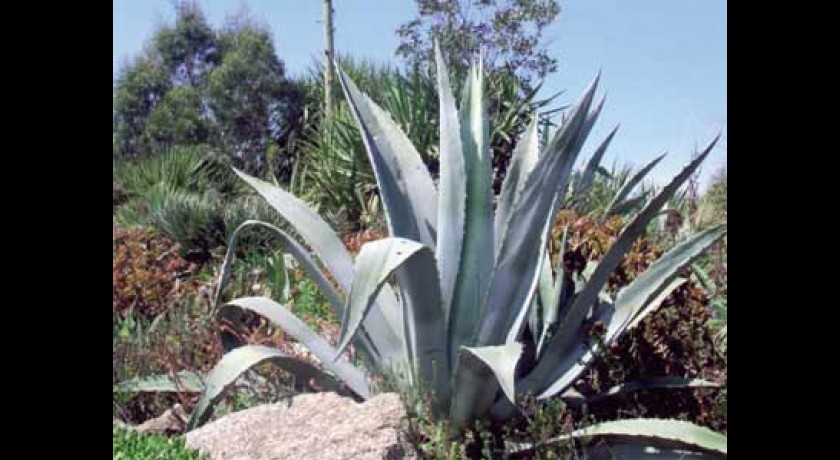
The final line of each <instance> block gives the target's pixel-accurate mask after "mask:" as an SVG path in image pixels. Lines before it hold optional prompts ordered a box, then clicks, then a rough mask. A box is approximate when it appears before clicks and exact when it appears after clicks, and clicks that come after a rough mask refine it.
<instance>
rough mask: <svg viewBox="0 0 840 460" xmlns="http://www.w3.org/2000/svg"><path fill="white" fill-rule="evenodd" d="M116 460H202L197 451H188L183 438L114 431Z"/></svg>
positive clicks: (204, 457)
mask: <svg viewBox="0 0 840 460" xmlns="http://www.w3.org/2000/svg"><path fill="white" fill-rule="evenodd" d="M113 453H114V460H141V459H142V460H202V459H207V458H208V457H207V456H206V455H201V454H200V453H199V452H198V451H197V450H192V449H188V448H187V446H186V444H185V442H184V439H183V438H181V437H171V438H168V437H165V436H161V435H153V434H140V433H137V432H135V431H132V430H124V429H118V430H115V431H114V443H113Z"/></svg>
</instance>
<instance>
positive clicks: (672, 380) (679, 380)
mask: <svg viewBox="0 0 840 460" xmlns="http://www.w3.org/2000/svg"><path fill="white" fill-rule="evenodd" d="M720 386H721V385H720V384H719V383H715V382H710V381H708V380H703V379H688V378H683V377H652V378H647V379H640V380H634V381H632V382H627V383H623V384H621V385H616V386H614V387H611V388H610V389H608V390H607V391H604V392H602V393H598V394H596V395H594V396H591V397H589V398H586V397H584V396H583V395H581V394H580V393H578V392H577V391H569V392H566V393H564V394H563V399H564V400H565V401H567V402H570V403H574V404H580V403H583V402H586V403H595V402H598V401H601V400H604V399H608V398H612V397H616V396H623V395H626V394H628V393H634V392H637V391H647V390H660V389H666V388H671V389H682V388H720Z"/></svg>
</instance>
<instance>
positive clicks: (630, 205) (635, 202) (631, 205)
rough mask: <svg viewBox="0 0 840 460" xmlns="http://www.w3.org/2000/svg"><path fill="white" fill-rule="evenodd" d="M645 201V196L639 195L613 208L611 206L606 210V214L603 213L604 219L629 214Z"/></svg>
mask: <svg viewBox="0 0 840 460" xmlns="http://www.w3.org/2000/svg"><path fill="white" fill-rule="evenodd" d="M645 200H647V196H645V195H640V196H636V197H633V198H630V199H627V200H624V201H622V202H621V203H618V204H616V205H615V206H613V207H612V208H611V209H608V210H607V212H606V213H604V215H605V216H606V217H609V216H614V215H618V216H620V215H623V214H629V213H631V212H633V211H635V210H636V209H638V208H639V207H640V206H642V205H644V204H645Z"/></svg>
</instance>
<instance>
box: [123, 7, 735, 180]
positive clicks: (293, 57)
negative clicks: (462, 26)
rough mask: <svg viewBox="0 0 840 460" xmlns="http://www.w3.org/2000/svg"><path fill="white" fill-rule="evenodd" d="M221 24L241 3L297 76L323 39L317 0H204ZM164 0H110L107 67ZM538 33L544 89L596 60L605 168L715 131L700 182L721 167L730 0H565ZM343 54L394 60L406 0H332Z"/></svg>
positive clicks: (573, 77) (578, 84) (680, 150)
mask: <svg viewBox="0 0 840 460" xmlns="http://www.w3.org/2000/svg"><path fill="white" fill-rule="evenodd" d="M200 3H201V5H202V6H203V8H204V11H205V13H206V15H207V17H208V19H209V21H210V22H211V23H212V24H213V25H214V26H218V25H221V24H223V22H224V20H225V18H226V17H227V16H229V15H231V14H234V13H236V12H238V11H241V10H242V9H243V8H244V9H247V11H248V12H249V13H250V14H251V15H252V16H253V17H255V18H256V19H258V20H260V21H262V22H263V23H265V24H267V25H268V26H270V27H271V30H272V31H273V33H274V37H275V46H276V49H277V53H278V55H279V57H280V59H282V60H283V61H284V62H285V63H286V68H287V71H288V72H289V73H290V74H292V75H295V74H301V73H303V72H305V71H306V69H307V68H308V67H309V66H310V64H311V63H312V62H313V60H314V59H318V58H319V56H320V50H321V47H322V46H323V38H322V29H321V24H320V22H319V21H320V20H321V15H322V2H320V1H316V0H250V1H247V2H244V1H237V0H203V1H201V2H200ZM171 5H172V3H171V0H114V13H113V14H114V22H113V26H114V32H113V33H114V37H113V39H114V42H113V46H114V48H113V70H114V74H115V75H116V72H117V70H118V68H119V65H120V64H121V63H122V62H124V61H125V60H126V59H128V58H129V57H131V56H133V55H136V54H137V53H139V52H140V51H141V50H142V48H143V46H144V44H145V43H146V41H147V40H148V39H149V38H150V37H151V35H152V33H153V32H154V29H155V27H156V26H157V25H159V24H162V23H165V22H169V21H172V19H173V17H174V12H173V8H172V6H171ZM560 5H561V8H562V11H561V13H560V15H559V17H558V19H557V20H556V21H555V23H554V24H552V25H551V26H550V27H549V28H548V29H547V31H546V36H547V38H548V40H549V42H550V44H549V46H548V49H549V52H550V53H551V54H552V55H554V56H555V57H557V58H558V60H559V69H558V72H557V73H555V74H553V75H551V76H549V77H548V79H547V81H546V84H545V85H544V88H543V91H544V93H545V95H548V94H553V93H555V92H557V91H560V90H565V91H566V92H565V93H564V94H563V95H562V96H561V102H573V101H574V100H576V99H577V97H578V95H579V94H580V92H581V91H582V90H583V89H584V88H585V87H586V85H587V84H588V83H589V81H590V80H591V79H592V78H593V77H594V75H595V74H596V73H597V72H598V70H599V69H600V70H601V72H602V78H601V85H600V93H601V94H606V95H607V103H606V105H605V107H604V111H603V113H602V114H601V118H600V119H599V122H598V124H597V126H596V128H595V129H593V132H592V134H591V136H590V141H589V143H588V145H587V147H586V150H584V152H583V156H585V157H586V156H589V155H590V153H591V150H592V149H594V148H595V147H596V146H597V144H598V143H599V142H600V140H601V139H602V138H603V137H604V136H605V135H606V134H607V133H608V132H609V130H610V129H612V127H614V126H615V125H616V124H618V123H620V124H621V128H620V129H619V132H618V134H617V135H616V138H615V139H614V140H613V143H612V144H611V146H610V149H609V151H608V153H607V156H606V158H605V159H604V163H605V165H607V166H609V165H610V164H611V163H612V162H613V160H618V161H620V162H625V163H630V164H633V165H636V166H639V165H642V164H644V163H645V162H647V161H650V160H651V159H653V158H654V157H656V156H657V155H658V154H660V153H663V152H668V156H667V157H666V158H665V160H663V161H662V163H660V164H659V165H658V166H657V168H656V169H655V170H654V171H653V172H652V173H651V175H652V178H653V179H654V180H656V181H657V182H660V183H661V182H662V181H664V180H666V179H667V178H669V177H670V176H673V175H674V174H676V173H677V172H678V171H679V169H680V168H681V167H682V166H683V165H684V164H685V163H687V162H688V161H689V160H690V158H691V154H692V152H694V151H695V148H696V147H698V146H699V147H702V146H704V145H705V144H706V143H707V142H709V141H710V140H711V139H712V137H713V136H714V135H715V134H716V133H717V132H718V131H722V132H723V138H722V139H721V142H719V143H718V146H717V147H716V148H715V150H714V151H713V153H712V155H711V156H710V158H709V159H708V160H707V161H706V163H705V164H704V166H703V170H702V173H701V182H702V183H703V184H704V185H705V184H706V183H707V182H708V179H709V177H710V176H711V175H712V173H713V172H714V171H715V170H717V169H718V168H720V167H721V166H723V165H725V164H726V156H727V150H726V136H727V132H728V129H727V103H726V98H727V93H726V89H727V87H726V86H727V85H726V78H727V74H726V0H680V1H676V0H636V1H629V0H561V1H560ZM334 7H335V10H336V11H335V18H334V21H335V26H336V32H335V45H336V50H337V51H338V52H339V53H344V54H352V55H354V56H357V57H366V58H370V59H373V60H377V61H389V60H394V59H395V57H394V50H395V49H396V47H397V44H398V39H397V36H396V34H395V30H396V28H397V27H398V26H399V25H401V24H402V23H404V22H406V21H408V20H409V19H411V18H412V17H414V13H415V11H416V10H415V6H414V1H413V0H387V1H385V0H334Z"/></svg>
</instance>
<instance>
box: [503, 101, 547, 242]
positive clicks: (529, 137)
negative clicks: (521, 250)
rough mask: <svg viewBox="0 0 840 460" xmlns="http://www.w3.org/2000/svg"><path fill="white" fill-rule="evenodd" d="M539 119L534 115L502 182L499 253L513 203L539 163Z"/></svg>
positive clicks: (514, 150) (514, 151)
mask: <svg viewBox="0 0 840 460" xmlns="http://www.w3.org/2000/svg"><path fill="white" fill-rule="evenodd" d="M537 127H538V120H537V117H534V118H533V120H531V123H530V124H528V128H527V129H526V130H525V134H524V135H523V136H522V139H520V140H519V142H518V143H517V144H516V148H514V149H513V153H512V154H511V158H510V165H509V166H508V169H507V172H506V173H505V180H504V182H502V190H501V193H500V195H499V201H498V203H497V204H496V219H495V222H494V226H495V237H496V252H497V253H498V251H499V248H500V247H501V242H502V236H504V235H505V232H506V230H507V224H508V219H509V218H510V213H511V212H513V203H514V201H516V197H517V196H518V195H519V194H520V193H522V189H523V188H524V187H525V180H526V178H527V177H528V175H529V174H531V171H533V169H534V166H535V165H536V164H537V159H538V158H539V154H540V153H539V149H540V143H539V134H538V130H537Z"/></svg>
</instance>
